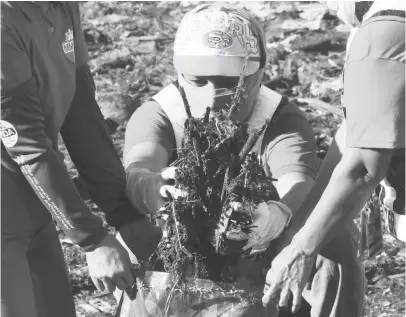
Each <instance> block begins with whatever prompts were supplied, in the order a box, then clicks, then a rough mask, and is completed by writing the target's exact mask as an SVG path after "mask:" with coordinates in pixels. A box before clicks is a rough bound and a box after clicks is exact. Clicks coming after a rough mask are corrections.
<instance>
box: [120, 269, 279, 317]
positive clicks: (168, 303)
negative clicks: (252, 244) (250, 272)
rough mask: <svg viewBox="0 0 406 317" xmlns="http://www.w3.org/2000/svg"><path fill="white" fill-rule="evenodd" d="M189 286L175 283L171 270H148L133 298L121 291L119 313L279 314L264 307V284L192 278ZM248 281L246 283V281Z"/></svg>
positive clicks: (132, 316)
mask: <svg viewBox="0 0 406 317" xmlns="http://www.w3.org/2000/svg"><path fill="white" fill-rule="evenodd" d="M187 284H188V287H187V289H186V290H185V289H182V288H181V287H180V286H179V287H177V286H175V287H173V279H172V276H171V275H170V274H169V273H165V272H156V271H146V273H145V276H144V277H143V278H137V293H136V296H135V298H134V299H133V300H131V298H130V296H128V294H126V293H125V292H123V293H122V295H121V299H120V303H119V307H118V310H117V313H116V317H189V316H190V317H192V316H193V317H212V316H225V317H227V316H230V317H231V316H232V317H243V316H245V317H249V316H255V317H261V316H267V317H277V316H278V313H277V309H276V307H274V308H271V309H265V308H263V307H262V303H261V297H262V288H263V286H262V285H259V284H257V283H256V284H252V283H248V282H246V283H239V284H231V283H230V284H228V283H220V282H218V283H217V282H212V281H210V280H204V279H189V280H188V282H187ZM244 284H245V285H244Z"/></svg>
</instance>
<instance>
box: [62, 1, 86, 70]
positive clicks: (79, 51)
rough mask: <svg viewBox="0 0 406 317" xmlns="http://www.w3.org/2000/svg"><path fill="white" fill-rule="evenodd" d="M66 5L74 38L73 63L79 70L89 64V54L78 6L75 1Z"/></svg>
mask: <svg viewBox="0 0 406 317" xmlns="http://www.w3.org/2000/svg"><path fill="white" fill-rule="evenodd" d="M66 3H67V5H68V6H70V8H69V9H70V10H71V12H72V19H73V21H72V23H73V29H74V36H75V63H76V67H77V68H80V67H83V66H85V65H87V63H88V62H89V53H88V50H87V44H86V41H85V37H84V34H83V29H82V25H81V21H80V10H79V4H78V2H77V1H72V2H70V1H69V2H66Z"/></svg>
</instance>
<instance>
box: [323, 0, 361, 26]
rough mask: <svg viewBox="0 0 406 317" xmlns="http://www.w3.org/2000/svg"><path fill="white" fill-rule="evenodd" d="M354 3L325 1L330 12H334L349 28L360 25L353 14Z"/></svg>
mask: <svg viewBox="0 0 406 317" xmlns="http://www.w3.org/2000/svg"><path fill="white" fill-rule="evenodd" d="M355 3H356V1H327V7H328V8H329V9H330V10H333V11H336V12H337V16H338V17H339V18H340V19H341V20H342V21H343V22H344V23H346V24H348V25H350V26H353V27H355V26H358V25H360V21H359V20H358V18H357V16H356V14H355Z"/></svg>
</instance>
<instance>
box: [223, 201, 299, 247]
mask: <svg viewBox="0 0 406 317" xmlns="http://www.w3.org/2000/svg"><path fill="white" fill-rule="evenodd" d="M231 207H232V208H233V209H234V210H235V211H241V209H242V208H244V206H243V204H241V203H233V204H232V206H231ZM252 217H253V223H252V226H253V228H252V231H251V233H250V234H248V242H247V244H246V245H245V246H244V247H243V250H244V251H245V250H248V249H250V248H252V250H251V253H250V254H251V255H252V254H256V253H260V252H263V251H265V250H266V249H267V248H268V246H269V245H270V243H271V241H272V240H275V239H276V238H278V237H279V236H280V235H281V233H282V231H283V230H284V229H285V228H286V227H287V226H288V224H289V222H290V219H291V217H292V211H291V210H290V208H289V207H288V206H286V205H284V204H282V203H280V202H277V201H273V200H270V201H268V202H262V203H260V204H258V205H257V207H256V208H255V210H254V211H253V212H252Z"/></svg>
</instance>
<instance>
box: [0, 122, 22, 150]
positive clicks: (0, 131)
mask: <svg viewBox="0 0 406 317" xmlns="http://www.w3.org/2000/svg"><path fill="white" fill-rule="evenodd" d="M0 137H1V141H2V142H3V144H4V146H5V147H13V146H14V145H16V143H17V139H18V133H17V130H16V129H15V128H14V126H13V125H12V124H11V123H8V122H7V121H4V120H0Z"/></svg>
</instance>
